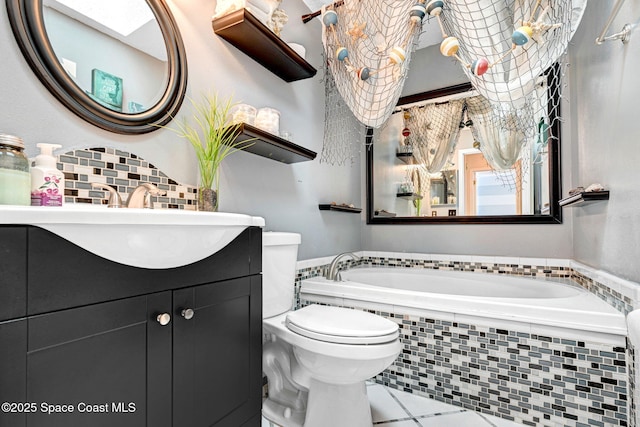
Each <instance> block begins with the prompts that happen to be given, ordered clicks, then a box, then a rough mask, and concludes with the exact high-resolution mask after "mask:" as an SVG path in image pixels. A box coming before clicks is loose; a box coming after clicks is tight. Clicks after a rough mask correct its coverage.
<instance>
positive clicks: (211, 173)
mask: <svg viewBox="0 0 640 427" xmlns="http://www.w3.org/2000/svg"><path fill="white" fill-rule="evenodd" d="M188 99H189V101H190V103H191V106H192V107H193V116H191V117H190V118H187V117H182V120H179V121H176V128H169V129H171V130H172V131H173V132H175V133H176V134H178V135H179V136H180V137H182V138H185V139H186V140H187V141H189V143H190V144H191V146H192V147H193V150H194V151H195V153H196V157H197V159H198V167H199V171H200V182H199V184H198V210H199V211H217V210H218V199H219V197H218V196H219V194H218V193H219V175H220V164H221V163H222V161H223V160H224V159H225V158H226V157H227V156H228V155H230V154H233V153H235V152H236V151H240V150H242V149H244V148H246V147H248V146H249V145H251V144H247V141H246V140H245V141H242V142H239V141H236V136H237V135H238V129H239V127H240V126H241V123H231V122H230V121H229V112H230V110H231V108H232V107H233V106H234V105H235V104H234V102H233V97H231V96H230V97H229V98H227V99H220V98H219V97H218V94H217V93H216V94H213V95H212V94H208V95H202V97H201V99H200V100H199V101H197V100H194V99H192V98H188Z"/></svg>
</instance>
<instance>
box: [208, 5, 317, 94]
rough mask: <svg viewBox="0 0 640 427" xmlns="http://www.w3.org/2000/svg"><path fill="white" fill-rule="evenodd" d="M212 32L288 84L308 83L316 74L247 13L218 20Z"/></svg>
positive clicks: (238, 11) (278, 38)
mask: <svg viewBox="0 0 640 427" xmlns="http://www.w3.org/2000/svg"><path fill="white" fill-rule="evenodd" d="M212 25H213V31H214V32H215V33H216V34H217V35H219V36H220V37H222V38H223V39H225V40H226V41H228V42H229V43H231V44H232V45H234V46H235V47H237V48H238V49H240V50H241V51H242V52H244V53H245V54H247V55H248V56H249V57H251V58H253V59H254V60H255V61H256V62H257V63H259V64H260V65H262V66H263V67H265V68H266V69H267V70H269V71H271V72H272V73H273V74H275V75H277V76H278V77H280V78H281V79H282V80H284V81H286V82H293V81H296V80H302V79H308V78H309V77H313V76H315V74H316V72H317V70H316V69H315V68H313V67H312V66H311V64H309V63H308V62H307V61H305V60H304V58H303V57H301V56H300V55H298V54H297V53H296V51H294V50H293V49H291V47H290V46H289V45H288V44H287V43H285V42H284V41H283V40H282V39H281V38H280V37H278V36H277V35H276V34H275V33H274V32H273V31H271V30H270V29H269V28H267V27H266V26H265V25H264V24H263V23H262V22H260V21H259V20H258V19H257V18H256V17H255V16H253V15H252V14H251V13H249V12H248V11H247V10H246V9H240V10H236V11H235V12H231V13H230V14H228V15H225V16H221V17H219V18H216V19H214V20H213V22H212Z"/></svg>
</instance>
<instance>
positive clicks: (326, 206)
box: [318, 203, 362, 213]
mask: <svg viewBox="0 0 640 427" xmlns="http://www.w3.org/2000/svg"><path fill="white" fill-rule="evenodd" d="M318 208H319V209H320V210H321V211H336V212H348V213H360V212H362V208H350V207H348V206H340V205H332V204H330V203H320V204H319V205H318Z"/></svg>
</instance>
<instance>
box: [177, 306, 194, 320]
mask: <svg viewBox="0 0 640 427" xmlns="http://www.w3.org/2000/svg"><path fill="white" fill-rule="evenodd" d="M180 314H181V315H182V317H184V318H185V319H187V320H191V319H192V318H193V315H194V314H195V312H194V311H193V309H191V308H185V309H184V310H182V312H180Z"/></svg>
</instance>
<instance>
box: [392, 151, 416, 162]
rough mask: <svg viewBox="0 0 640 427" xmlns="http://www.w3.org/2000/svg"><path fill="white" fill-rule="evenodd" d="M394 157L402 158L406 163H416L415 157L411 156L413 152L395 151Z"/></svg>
mask: <svg viewBox="0 0 640 427" xmlns="http://www.w3.org/2000/svg"><path fill="white" fill-rule="evenodd" d="M396 158H398V159H400V160H402V161H403V162H405V163H406V164H408V165H414V164H415V163H416V158H415V157H413V153H398V152H396Z"/></svg>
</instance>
